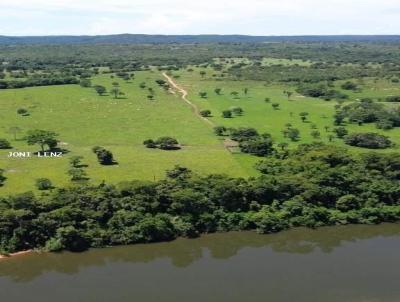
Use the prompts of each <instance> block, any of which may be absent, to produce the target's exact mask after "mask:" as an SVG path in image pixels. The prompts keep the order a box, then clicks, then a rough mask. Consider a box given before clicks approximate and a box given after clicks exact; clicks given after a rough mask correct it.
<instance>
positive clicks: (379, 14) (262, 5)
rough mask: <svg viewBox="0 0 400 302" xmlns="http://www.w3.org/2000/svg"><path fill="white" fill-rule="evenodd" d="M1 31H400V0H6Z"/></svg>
mask: <svg viewBox="0 0 400 302" xmlns="http://www.w3.org/2000/svg"><path fill="white" fill-rule="evenodd" d="M0 11H1V12H2V18H1V19H0V34H6V35H24V34H112V33H126V32H129V33H149V34H200V33H215V34H233V33H239V34H258V35H263V34H265V35H270V34H276V35H279V34H287V35H290V34H350V33H354V34H385V33H387V34H396V33H397V34H400V32H399V31H400V26H399V21H398V20H399V17H400V2H399V0H380V1H378V0H352V1H349V0H324V1H321V0H318V1H317V0H278V1H277V0H236V1H235V0H231V1H227V0H201V1H190V0H111V1H110V0H13V1H12V2H11V1H10V2H9V1H7V2H5V1H4V2H3V1H2V0H0Z"/></svg>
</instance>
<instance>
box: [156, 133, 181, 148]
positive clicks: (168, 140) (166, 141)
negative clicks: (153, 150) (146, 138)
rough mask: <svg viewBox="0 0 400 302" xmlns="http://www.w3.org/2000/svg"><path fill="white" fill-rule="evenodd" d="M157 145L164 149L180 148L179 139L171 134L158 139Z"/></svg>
mask: <svg viewBox="0 0 400 302" xmlns="http://www.w3.org/2000/svg"><path fill="white" fill-rule="evenodd" d="M155 143H156V145H157V146H158V148H160V149H162V150H173V149H177V148H179V146H178V144H179V143H178V141H177V140H176V139H175V138H173V137H169V136H163V137H160V138H158V139H157V140H156V142H155Z"/></svg>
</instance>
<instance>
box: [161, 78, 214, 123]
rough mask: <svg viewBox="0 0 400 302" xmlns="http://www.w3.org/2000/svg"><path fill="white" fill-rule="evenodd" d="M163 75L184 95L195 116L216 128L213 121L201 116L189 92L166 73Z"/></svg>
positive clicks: (183, 98)
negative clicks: (189, 97)
mask: <svg viewBox="0 0 400 302" xmlns="http://www.w3.org/2000/svg"><path fill="white" fill-rule="evenodd" d="M162 75H163V76H164V77H165V78H166V79H167V81H168V83H169V84H170V85H171V86H172V87H173V88H174V89H175V90H177V91H178V92H179V93H180V94H181V95H182V100H184V101H185V102H186V103H187V104H188V105H189V106H190V107H192V111H193V113H194V114H196V115H197V116H198V117H199V118H201V119H202V120H203V121H204V122H206V123H207V124H208V125H209V126H212V127H215V124H214V123H213V122H212V121H210V120H209V119H208V118H206V117H204V116H202V115H201V114H200V110H199V108H198V107H197V106H196V105H195V104H194V103H192V102H191V101H190V100H189V99H188V98H187V96H188V92H187V91H186V90H185V89H183V88H182V87H180V86H179V85H178V84H177V83H175V82H174V80H173V79H172V78H171V77H170V76H168V75H167V74H166V73H165V72H163V73H162Z"/></svg>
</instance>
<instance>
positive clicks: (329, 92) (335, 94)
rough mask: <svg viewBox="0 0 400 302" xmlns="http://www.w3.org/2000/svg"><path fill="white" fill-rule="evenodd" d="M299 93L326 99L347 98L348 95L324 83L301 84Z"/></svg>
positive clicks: (298, 89)
mask: <svg viewBox="0 0 400 302" xmlns="http://www.w3.org/2000/svg"><path fill="white" fill-rule="evenodd" d="M296 91H297V92H298V93H299V94H301V95H304V96H309V97H313V98H322V99H324V100H327V101H328V100H332V99H347V98H348V96H347V95H346V94H344V93H342V92H340V91H337V90H335V89H332V88H330V87H328V86H326V85H324V84H318V85H315V84H313V85H300V86H299V87H298V88H297V90H296Z"/></svg>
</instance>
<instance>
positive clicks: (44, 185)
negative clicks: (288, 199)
mask: <svg viewBox="0 0 400 302" xmlns="http://www.w3.org/2000/svg"><path fill="white" fill-rule="evenodd" d="M36 188H38V190H41V191H44V190H49V189H51V188H53V184H52V182H51V180H50V179H48V178H38V179H36Z"/></svg>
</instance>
